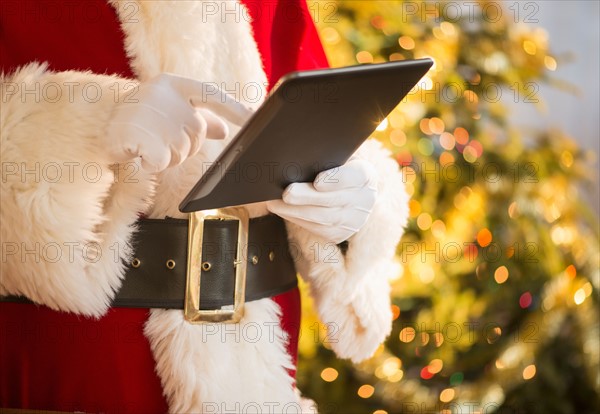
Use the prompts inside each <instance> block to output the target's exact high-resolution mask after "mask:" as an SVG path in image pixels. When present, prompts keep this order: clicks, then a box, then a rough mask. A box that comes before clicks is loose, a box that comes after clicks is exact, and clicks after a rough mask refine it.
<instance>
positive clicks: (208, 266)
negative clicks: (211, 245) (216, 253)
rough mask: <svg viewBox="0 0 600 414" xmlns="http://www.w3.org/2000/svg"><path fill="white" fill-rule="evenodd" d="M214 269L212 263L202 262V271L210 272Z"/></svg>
mask: <svg viewBox="0 0 600 414" xmlns="http://www.w3.org/2000/svg"><path fill="white" fill-rule="evenodd" d="M211 268H212V265H211V264H210V262H202V270H204V271H205V272H208V271H209V270H210V269H211Z"/></svg>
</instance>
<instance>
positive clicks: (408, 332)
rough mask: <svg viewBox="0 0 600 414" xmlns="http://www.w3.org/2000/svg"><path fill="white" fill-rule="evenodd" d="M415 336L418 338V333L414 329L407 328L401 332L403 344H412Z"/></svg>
mask: <svg viewBox="0 0 600 414" xmlns="http://www.w3.org/2000/svg"><path fill="white" fill-rule="evenodd" d="M415 336H417V332H416V331H415V329H414V328H411V327H406V328H404V329H402V330H401V331H400V341H402V342H406V343H409V342H412V341H413V340H414V339H415Z"/></svg>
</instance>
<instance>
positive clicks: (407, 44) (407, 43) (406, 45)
mask: <svg viewBox="0 0 600 414" xmlns="http://www.w3.org/2000/svg"><path fill="white" fill-rule="evenodd" d="M398 44H400V47H402V49H406V50H413V49H414V48H415V41H414V39H413V38H412V37H410V36H401V37H400V38H399V39H398Z"/></svg>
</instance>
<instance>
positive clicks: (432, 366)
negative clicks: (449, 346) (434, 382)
mask: <svg viewBox="0 0 600 414" xmlns="http://www.w3.org/2000/svg"><path fill="white" fill-rule="evenodd" d="M443 367H444V362H443V361H442V360H441V359H439V358H438V359H433V360H432V361H431V362H430V363H429V366H428V367H427V371H429V372H430V373H432V374H437V373H439V372H440V371H441V370H442V368H443Z"/></svg>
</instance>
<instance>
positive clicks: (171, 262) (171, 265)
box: [165, 259, 175, 270]
mask: <svg viewBox="0 0 600 414" xmlns="http://www.w3.org/2000/svg"><path fill="white" fill-rule="evenodd" d="M165 265H166V266H167V269H169V270H172V269H175V260H173V259H169V260H167V263H165Z"/></svg>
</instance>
